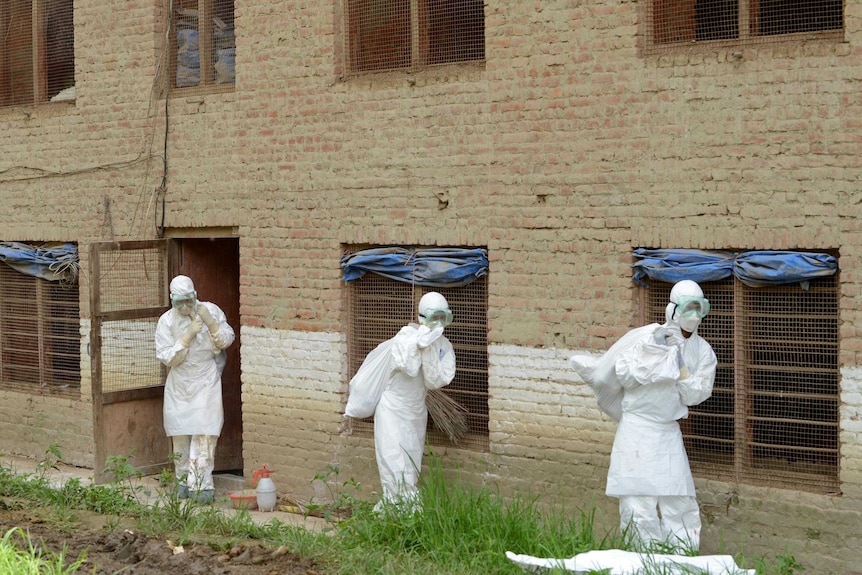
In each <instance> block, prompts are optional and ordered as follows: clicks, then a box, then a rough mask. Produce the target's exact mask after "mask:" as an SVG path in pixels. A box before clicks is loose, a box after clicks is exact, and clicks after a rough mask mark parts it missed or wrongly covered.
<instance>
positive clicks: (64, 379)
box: [0, 243, 81, 398]
mask: <svg viewBox="0 0 862 575" xmlns="http://www.w3.org/2000/svg"><path fill="white" fill-rule="evenodd" d="M47 246H48V247H47V248H46V247H45V246H38V247H34V246H28V245H26V244H19V243H3V244H0V349H2V354H0V389H4V390H14V391H23V392H27V393H35V394H46V395H59V396H64V397H74V398H77V397H79V396H80V393H81V335H80V332H81V328H80V310H79V303H78V299H79V294H78V274H77V249H75V248H74V247H73V246H71V245H70V244H60V245H56V244H47ZM55 256H57V257H55ZM52 261H53V263H52V264H50V265H49V262H52ZM4 262H6V263H4ZM7 264H9V265H7ZM12 266H14V267H12ZM25 272H26V273H25ZM34 274H35V275H34ZM45 278H51V279H45Z"/></svg>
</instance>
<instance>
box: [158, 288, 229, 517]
mask: <svg viewBox="0 0 862 575" xmlns="http://www.w3.org/2000/svg"><path fill="white" fill-rule="evenodd" d="M170 295H171V309H170V310H168V311H166V312H165V313H164V314H162V316H161V317H160V318H159V323H158V325H157V326H156V357H157V358H158V359H159V361H161V362H162V363H163V364H165V365H166V366H168V368H169V371H168V378H167V381H166V382H165V399H164V424H165V432H166V433H167V435H168V436H169V437H170V438H171V441H172V443H173V452H174V454H175V456H176V457H177V460H176V462H175V473H176V477H177V480H178V482H179V484H178V495H179V497H180V498H186V497H191V498H193V499H196V500H198V501H201V502H204V503H209V502H211V501H212V500H213V495H214V486H213V478H212V473H213V467H214V465H215V449H216V443H217V442H218V438H219V435H220V434H221V428H222V424H223V423H224V409H223V407H222V396H221V374H222V371H223V370H224V365H225V358H226V353H225V352H224V350H225V348H227V347H229V346H230V345H231V344H232V343H233V341H234V337H235V336H234V331H233V328H231V326H230V325H229V324H228V323H227V318H226V317H225V314H224V312H223V311H222V310H221V309H220V308H219V307H218V306H217V305H215V304H214V303H210V302H204V301H198V300H197V292H196V291H195V286H194V284H193V283H192V280H191V279H190V278H188V277H186V276H182V275H180V276H177V277H175V278H174V279H173V280H171V285H170Z"/></svg>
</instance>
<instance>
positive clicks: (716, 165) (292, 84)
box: [0, 0, 862, 573]
mask: <svg viewBox="0 0 862 575" xmlns="http://www.w3.org/2000/svg"><path fill="white" fill-rule="evenodd" d="M157 3H158V2H157V1H154V2H131V3H125V4H124V5H123V9H122V10H119V9H117V7H116V6H113V5H111V4H110V3H104V2H99V1H96V0H81V1H76V3H75V22H76V33H75V38H76V80H77V86H76V91H77V100H76V102H75V103H74V104H69V103H64V104H53V105H42V106H22V107H15V108H3V109H0V127H2V131H3V134H4V138H2V139H0V201H2V202H3V206H4V208H3V210H0V239H2V240H22V241H28V240H29V241H40V240H65V241H77V242H79V244H80V245H81V246H82V247H84V248H85V247H86V245H87V244H89V243H91V242H93V241H99V240H114V239H118V240H119V239H141V238H152V237H155V235H156V233H157V226H156V224H157V223H159V222H160V221H161V216H162V202H161V200H162V198H161V196H160V195H159V194H157V192H156V190H157V188H158V187H159V185H160V183H161V177H162V172H161V170H162V167H163V159H162V157H161V154H162V153H163V146H164V141H163V136H164V126H165V113H166V112H165V106H164V101H163V100H158V99H157V98H156V99H154V98H152V94H153V85H154V74H155V73H156V70H159V69H160V67H159V66H160V54H161V50H162V40H161V30H162V29H163V27H162V24H161V23H160V21H159V18H160V17H161V16H162V15H163V10H162V7H161V6H154V4H157ZM637 9H638V4H637V3H635V2H615V1H606V2H602V1H599V2H597V3H583V2H569V1H564V0H552V1H548V2H500V1H488V2H486V6H485V13H486V62H485V63H484V65H463V66H443V67H440V68H436V69H433V70H428V71H425V72H418V73H391V74H376V75H369V76H361V77H355V78H351V79H344V78H343V77H342V70H343V66H342V62H341V61H340V58H341V54H342V51H343V49H342V46H343V44H342V38H341V36H340V35H339V30H340V27H341V21H340V20H341V5H340V2H336V3H335V5H334V6H333V5H332V4H328V3H313V2H312V3H309V2H299V1H285V2H264V1H258V0H248V1H243V0H237V2H236V27H237V81H236V86H235V91H233V92H227V93H219V94H207V95H202V96H179V97H175V98H171V99H170V100H169V102H168V110H167V116H168V120H169V125H170V129H169V137H168V142H167V147H168V154H167V167H168V174H167V178H166V181H165V183H166V193H165V195H164V223H165V225H166V226H167V228H168V231H169V232H171V233H172V234H173V235H179V236H181V235H182V234H183V233H187V232H191V231H194V232H195V233H198V234H200V233H205V230H206V229H208V228H216V227H222V228H224V227H232V228H233V227H235V228H236V229H237V233H238V235H239V237H240V265H241V278H240V283H241V302H240V305H241V310H240V311H241V317H242V320H241V321H242V326H235V327H241V328H242V330H243V348H242V351H241V353H242V363H243V366H242V369H243V376H242V377H243V385H244V390H243V413H244V425H245V430H244V458H245V467H246V474H247V475H250V472H251V471H253V469H255V468H256V467H258V466H259V465H261V464H262V463H267V464H268V465H269V466H270V467H272V468H274V469H277V473H276V474H275V475H274V476H273V478H274V479H275V480H276V484H277V485H279V487H280V488H285V489H290V490H293V491H296V492H297V493H299V494H304V495H305V496H310V495H317V496H322V495H323V494H324V490H321V487H320V486H315V485H312V484H311V483H310V480H311V477H312V476H313V474H314V473H316V472H318V471H321V470H322V469H323V467H324V466H325V465H326V464H328V463H332V462H333V461H335V462H340V463H342V464H343V465H345V466H346V467H348V468H349V469H350V470H351V472H355V473H356V474H357V475H358V476H359V477H362V478H364V484H365V485H366V486H368V487H369V489H375V488H376V468H375V465H374V460H373V446H371V444H370V442H369V441H368V440H367V439H362V438H356V437H349V438H342V437H341V436H339V435H338V434H337V429H338V425H339V423H340V409H341V406H342V401H343V399H344V398H343V395H342V393H343V391H344V390H345V389H346V381H345V379H346V369H345V367H344V362H345V359H344V346H345V342H344V335H343V334H344V331H345V330H344V322H345V310H344V306H343V299H342V296H343V286H342V285H341V283H340V269H339V267H338V259H339V257H340V255H341V252H342V246H344V245H346V244H360V243H369V244H428V245H469V246H486V247H487V248H488V250H489V259H490V266H491V271H490V276H489V310H488V322H489V325H488V329H489V341H490V342H491V343H492V346H491V353H490V356H491V381H490V389H491V397H492V399H491V410H492V421H491V447H490V451H489V452H488V453H469V452H464V451H462V450H448V451H447V450H444V451H443V456H444V461H445V463H446V466H447V473H451V474H452V476H453V477H461V478H464V479H465V480H469V481H471V482H473V483H475V484H489V485H499V486H501V488H502V489H504V490H505V491H506V492H508V493H515V492H524V491H532V490H536V491H539V492H542V493H544V494H546V495H547V497H549V498H551V497H567V498H568V497H572V498H574V499H575V500H577V501H579V502H583V503H584V504H595V505H598V506H599V507H600V509H602V511H603V512H604V513H603V517H604V519H603V521H604V522H605V523H606V524H608V525H610V526H613V525H614V524H615V523H616V518H615V516H614V514H615V512H616V510H615V505H614V502H613V501H609V500H607V499H606V498H604V495H603V481H604V474H605V472H606V465H607V454H608V452H609V449H610V444H611V438H612V435H613V426H612V425H611V424H610V423H609V422H608V421H606V420H605V419H602V417H601V416H600V415H599V413H598V411H597V409H595V407H594V405H593V404H592V402H591V398H590V397H589V394H586V393H585V390H584V389H583V386H581V385H579V384H578V383H577V381H575V378H574V376H573V375H572V374H571V373H570V372H569V371H568V369H567V367H566V366H565V357H567V355H568V354H570V353H572V352H573V351H574V350H592V351H601V350H603V349H606V348H607V347H608V346H609V345H610V343H611V342H612V341H613V340H614V339H615V338H617V337H618V336H620V335H622V333H624V332H625V331H626V330H627V329H628V328H630V327H632V326H633V325H634V324H635V323H636V322H637V317H638V314H637V308H636V302H635V301H634V299H635V298H634V294H635V292H634V290H633V284H632V282H631V280H630V268H629V264H630V263H631V259H630V252H631V250H632V248H633V247H637V246H647V247H690V248H747V249H793V248H804V249H814V248H818V249H820V248H824V249H825V248H829V249H834V250H838V252H839V253H840V265H841V294H842V301H841V305H840V308H841V322H842V323H841V362H842V366H843V368H844V371H843V374H844V380H843V382H842V394H843V395H842V399H843V400H844V402H845V405H844V407H843V409H842V418H843V420H844V423H843V424H842V436H841V439H842V458H843V459H842V467H841V469H842V481H843V484H842V491H843V495H842V496H840V497H825V496H812V495H805V494H802V495H800V494H798V493H796V492H793V491H781V490H770V489H763V488H755V487H748V486H730V485H726V484H719V483H714V482H709V481H705V480H702V479H698V488H699V489H700V496H701V500H702V503H703V504H704V505H705V506H710V507H706V508H705V509H707V510H708V511H709V517H708V525H707V528H706V529H705V534H704V545H705V547H706V548H707V549H708V550H713V551H714V550H717V549H718V547H719V546H720V545H722V544H725V546H724V548H723V550H725V551H732V552H735V551H737V550H744V552H745V553H746V554H747V555H750V554H754V553H761V552H780V551H783V550H785V549H787V550H789V551H790V552H792V553H794V554H796V555H797V557H804V558H805V563H806V565H807V566H808V568H809V571H812V572H815V571H816V572H822V571H821V569H820V567H821V565H824V564H825V565H826V569H828V570H832V571H834V572H840V573H849V572H852V571H853V570H854V569H855V568H856V567H855V565H856V564H857V563H858V560H859V559H860V556H859V555H858V553H856V554H854V553H852V552H849V551H847V552H843V553H842V554H841V555H842V556H841V557H832V555H835V554H834V553H833V552H832V551H834V549H844V550H847V549H854V548H855V547H854V546H853V545H852V543H853V542H852V540H851V538H852V533H853V529H852V528H851V526H853V525H855V523H854V522H856V523H858V520H859V515H860V513H862V494H860V492H859V490H860V487H862V477H860V476H859V469H858V467H859V465H858V464H857V463H856V462H857V461H859V459H860V457H859V456H860V453H859V451H860V449H859V446H860V441H859V437H858V433H857V432H856V431H857V430H856V429H855V428H854V426H855V423H854V421H855V419H854V418H855V413H856V411H857V410H858V409H859V406H860V405H862V402H860V401H859V395H858V389H857V387H858V382H859V381H860V379H862V378H860V376H859V374H858V366H859V365H860V363H862V356H860V353H862V338H860V334H859V333H858V328H857V327H855V326H856V325H858V324H860V319H862V317H860V316H862V314H860V299H859V297H858V295H859V291H860V285H862V277H860V273H859V271H858V270H859V269H860V257H862V254H860V248H862V224H860V223H859V218H858V215H857V213H856V212H857V211H858V209H857V208H858V205H859V202H860V194H859V192H858V180H859V169H860V165H862V159H860V155H859V154H858V141H859V139H860V134H861V133H862V127H860V125H859V122H858V118H859V117H860V116H862V100H860V98H859V96H858V89H857V88H858V86H857V84H858V80H859V70H862V66H860V64H862V62H860V58H862V55H860V54H862V53H860V51H859V50H858V49H857V45H858V44H859V42H860V39H862V35H860V33H859V24H860V20H859V18H858V12H859V5H858V4H857V3H856V0H852V1H849V2H847V3H846V6H845V16H846V18H845V22H846V30H847V34H846V41H845V42H843V43H823V44H819V43H817V42H808V43H806V44H804V45H796V44H787V45H782V44H778V45H773V46H760V47H756V48H755V47H750V48H746V49H744V50H735V49H733V48H729V49H725V48H718V49H706V50H695V49H692V50H690V51H686V52H685V53H680V54H672V55H662V56H650V57H641V56H639V55H638V51H637V42H638V34H639V32H638V15H637ZM82 263H83V264H84V267H85V269H86V266H87V256H86V252H85V250H82ZM81 282H82V286H81V287H82V289H81V310H82V317H88V313H89V312H88V309H89V304H88V297H89V295H88V289H89V280H88V278H87V277H86V276H82V280H81ZM82 331H83V332H84V333H85V334H86V333H87V323H86V322H84V324H83V327H82ZM82 361H83V362H85V363H86V362H87V359H86V353H82ZM88 370H89V365H87V366H82V373H84V374H85V375H84V378H85V380H86V381H85V382H84V385H83V388H82V399H81V400H80V401H78V402H69V401H68V400H67V401H51V400H45V399H41V398H38V397H33V396H28V395H25V394H19V393H13V392H0V399H2V402H0V404H2V408H0V415H2V417H0V422H2V423H0V437H2V448H3V450H4V451H8V452H10V453H28V452H29V453H31V454H33V455H34V456H39V455H40V454H41V453H42V452H44V449H45V448H46V447H47V444H48V443H50V442H52V441H54V440H55V439H57V438H59V439H61V440H62V441H58V443H61V444H66V445H69V446H70V447H69V448H68V450H64V453H67V454H68V457H69V459H70V460H71V461H73V462H81V463H84V464H86V463H87V462H88V461H91V457H92V456H91V453H92V446H91V444H90V443H88V441H89V437H90V436H91V431H90V429H91V426H92V424H91V422H90V421H88V420H87V419H86V418H87V417H89V413H90V411H91V409H90V403H89V397H88V394H89V382H88V375H86V374H88V373H89V371H88ZM31 413H34V414H37V415H28V414H31ZM69 422H72V423H69ZM731 492H733V493H734V494H735V495H733V496H730V498H729V499H727V498H728V495H727V494H728V493H731ZM726 500H728V501H730V503H731V504H730V505H726ZM737 501H738V503H737ZM820 509H824V510H826V511H819V510H820ZM808 521H810V522H813V523H814V526H811V527H805V526H804V525H805V524H806V522H808ZM745 533H751V536H750V537H748V538H746V539H745V540H744V545H743V535H742V534H745ZM737 542H739V546H738V547H734V546H735V545H736V543H737ZM729 547H730V549H728V548H729ZM826 556H828V558H825V557H826Z"/></svg>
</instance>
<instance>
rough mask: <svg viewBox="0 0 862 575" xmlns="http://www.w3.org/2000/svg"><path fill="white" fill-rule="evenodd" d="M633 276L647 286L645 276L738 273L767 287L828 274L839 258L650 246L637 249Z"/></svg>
mask: <svg viewBox="0 0 862 575" xmlns="http://www.w3.org/2000/svg"><path fill="white" fill-rule="evenodd" d="M634 257H635V258H636V259H638V261H637V262H635V263H634V264H632V267H633V268H634V274H633V276H632V280H633V281H634V282H635V283H637V284H638V285H642V286H646V285H647V284H646V282H645V281H644V279H645V278H649V279H653V280H656V281H661V282H667V283H676V282H678V281H680V280H684V279H688V280H693V281H696V282H710V281H717V280H721V279H724V278H727V277H730V276H731V275H732V276H735V277H737V278H739V280H740V281H741V282H742V283H744V284H745V285H747V286H751V287H764V286H770V285H782V284H792V283H800V284H802V289H808V281H809V280H813V279H817V278H822V277H828V276H831V275H833V274H834V273H835V272H836V271H838V260H837V259H836V258H835V257H833V256H830V255H829V254H821V253H815V252H794V251H768V250H759V251H746V252H729V251H718V250H667V249H665V250H648V249H645V248H638V249H636V250H635V251H634Z"/></svg>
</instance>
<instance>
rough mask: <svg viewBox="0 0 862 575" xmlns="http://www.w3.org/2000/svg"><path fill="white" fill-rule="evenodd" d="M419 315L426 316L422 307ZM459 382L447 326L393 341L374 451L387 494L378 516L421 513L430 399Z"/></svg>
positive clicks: (413, 328)
mask: <svg viewBox="0 0 862 575" xmlns="http://www.w3.org/2000/svg"><path fill="white" fill-rule="evenodd" d="M431 294H436V295H437V296H439V297H440V298H441V299H442V296H440V295H439V294H437V293H436V292H430V293H429V294H426V296H423V300H424V299H425V297H427V296H429V295H431ZM443 302H444V303H445V300H443ZM419 309H420V316H421V314H422V311H423V305H422V302H421V301H420V305H419ZM447 311H448V305H447ZM454 378H455V351H454V349H453V348H452V344H451V343H450V342H449V340H448V339H447V338H446V337H445V336H444V335H443V327H442V326H435V327H434V328H433V329H429V327H428V326H426V325H418V324H409V325H407V326H404V327H403V328H401V331H399V332H398V334H397V335H396V336H395V337H394V338H392V347H391V360H390V372H389V376H388V381H387V382H386V386H385V389H384V390H383V393H382V395H381V397H380V401H379V403H378V404H377V408H376V410H375V412H374V448H375V451H376V455H377V467H378V470H379V472H380V483H381V486H382V488H383V494H382V498H381V500H380V503H378V506H377V509H378V510H379V509H381V505H382V504H385V503H393V504H406V508H407V509H415V508H416V507H417V505H418V490H417V487H416V484H417V482H418V480H419V473H420V471H421V470H422V454H423V451H424V449H425V429H426V424H427V421H428V408H427V407H426V405H425V395H426V393H427V390H429V389H439V388H441V387H444V386H446V385H449V383H451V382H452V380H453V379H454Z"/></svg>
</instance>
